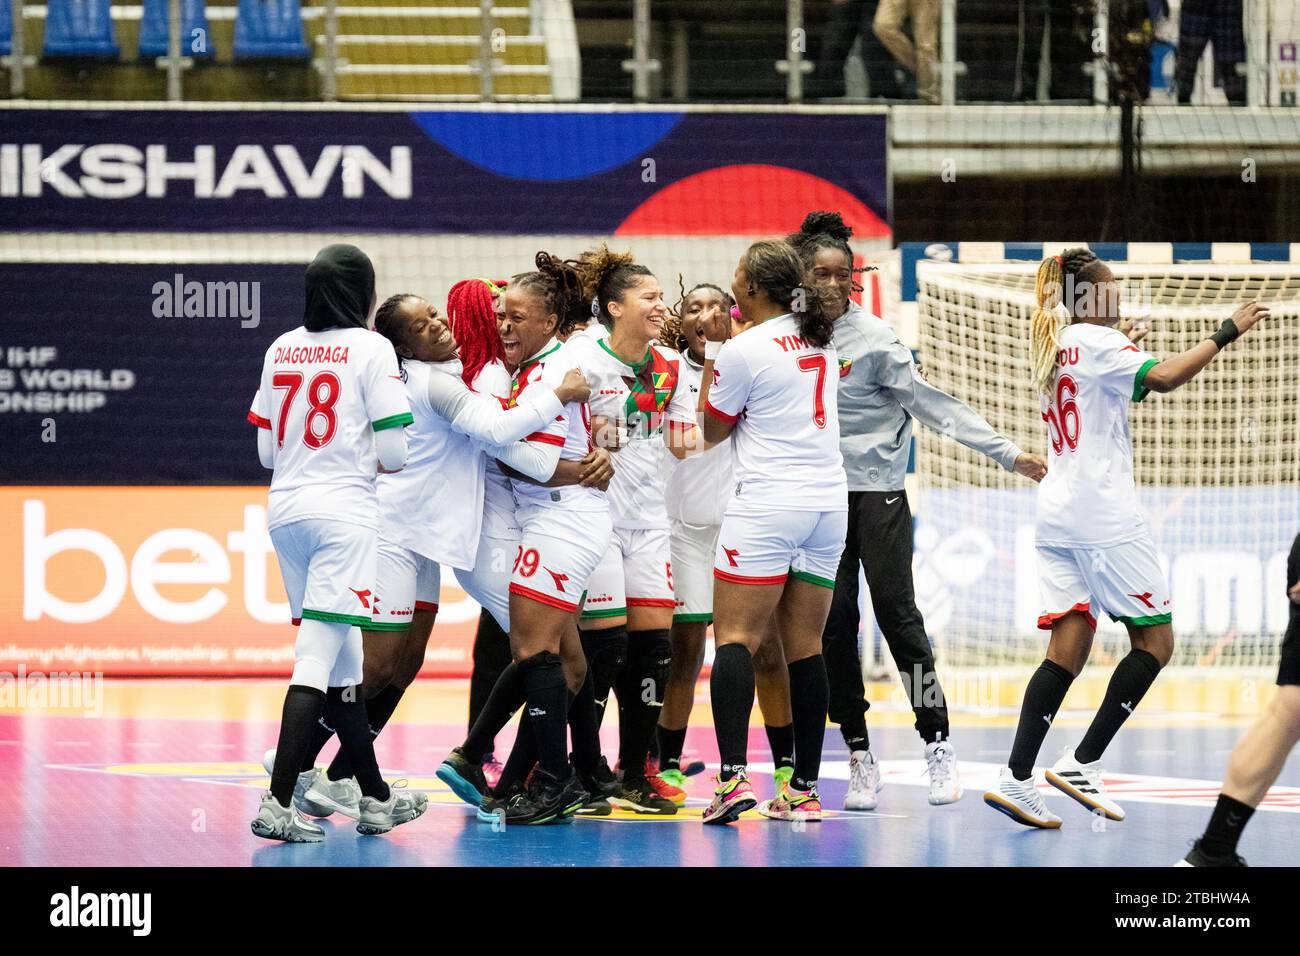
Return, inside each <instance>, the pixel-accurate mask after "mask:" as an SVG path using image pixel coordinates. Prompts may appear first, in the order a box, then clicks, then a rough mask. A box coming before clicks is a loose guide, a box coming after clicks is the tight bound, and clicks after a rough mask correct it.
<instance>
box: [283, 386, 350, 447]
mask: <svg viewBox="0 0 1300 956" xmlns="http://www.w3.org/2000/svg"><path fill="white" fill-rule="evenodd" d="M302 381H303V374H302V372H276V373H275V375H274V376H272V378H271V386H272V387H273V388H275V389H277V390H279V389H285V391H286V392H287V394H286V395H285V396H284V401H283V402H281V403H280V418H279V421H278V424H277V427H276V432H275V442H276V447H277V448H283V447H284V430H285V424H286V423H287V422H288V420H289V408H290V406H292V405H293V400H294V399H295V398H296V397H297V396H298V391H299V390H300V389H301V388H302ZM341 388H342V385H341V384H340V382H339V377H338V376H337V375H335V374H334V373H333V372H317V373H316V375H315V377H313V378H312V380H311V381H310V382H308V383H307V402H308V403H309V405H310V407H309V408H308V409H307V419H306V421H305V422H303V433H302V442H303V444H304V445H306V446H307V447H308V448H311V449H317V448H324V447H325V446H326V445H328V444H329V443H330V440H331V439H332V438H333V437H334V432H335V431H336V430H337V429H338V424H339V420H338V415H336V414H335V412H334V406H335V405H336V404H337V403H338V400H339V391H340V389H341ZM321 421H323V422H324V426H323V428H321V427H320V426H319V425H318V423H319V422H321ZM318 428H319V430H318Z"/></svg>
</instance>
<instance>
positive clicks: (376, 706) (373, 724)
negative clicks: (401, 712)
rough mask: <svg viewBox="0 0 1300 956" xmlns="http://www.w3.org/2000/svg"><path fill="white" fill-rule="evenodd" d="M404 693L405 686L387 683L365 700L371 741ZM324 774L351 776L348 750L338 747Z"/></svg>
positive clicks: (335, 778) (337, 776)
mask: <svg viewBox="0 0 1300 956" xmlns="http://www.w3.org/2000/svg"><path fill="white" fill-rule="evenodd" d="M405 693H406V688H405V687H398V686H397V685H396V684H389V685H388V686H387V687H385V688H384V689H383V690H381V691H380V692H379V693H378V694H376V695H375V696H374V697H371V698H370V699H369V700H368V701H366V722H367V723H368V724H369V725H370V740H371V742H372V743H373V742H374V740H375V738H376V737H378V736H379V732H380V731H381V730H383V729H384V726H385V725H386V724H387V723H388V718H389V717H392V716H393V711H395V710H397V705H398V704H400V703H401V702H402V695H403V694H405ZM325 775H326V776H327V777H329V778H330V779H331V780H346V779H348V777H351V776H352V761H350V760H349V759H348V752H347V751H346V750H345V749H343V748H342V747H340V748H339V752H338V753H336V754H335V755H334V759H333V760H332V761H330V765H329V769H328V770H327V771H326V772H325Z"/></svg>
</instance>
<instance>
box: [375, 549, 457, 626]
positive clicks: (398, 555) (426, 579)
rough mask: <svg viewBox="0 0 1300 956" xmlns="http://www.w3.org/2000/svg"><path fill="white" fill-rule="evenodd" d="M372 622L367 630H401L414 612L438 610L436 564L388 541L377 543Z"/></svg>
mask: <svg viewBox="0 0 1300 956" xmlns="http://www.w3.org/2000/svg"><path fill="white" fill-rule="evenodd" d="M377 567H378V569H379V570H378V573H377V574H376V576H375V597H374V600H373V601H372V602H371V603H372V604H373V609H372V613H373V619H372V621H371V623H370V624H369V626H367V627H366V630H370V631H402V630H405V629H406V628H408V627H410V626H411V618H412V617H413V616H414V614H415V612H416V611H433V612H435V613H436V612H437V610H438V589H439V587H440V586H441V583H442V572H441V570H440V569H439V567H438V562H437V561H432V560H430V559H429V558H427V557H425V556H424V555H422V554H419V553H417V552H415V551H412V550H411V549H410V548H404V547H402V546H401V545H400V544H393V543H392V542H390V541H380V542H379V559H378V562H377Z"/></svg>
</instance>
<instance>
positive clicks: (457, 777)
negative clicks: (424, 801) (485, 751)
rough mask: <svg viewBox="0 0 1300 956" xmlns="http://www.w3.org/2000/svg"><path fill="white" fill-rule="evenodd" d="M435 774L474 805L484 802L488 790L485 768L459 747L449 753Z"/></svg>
mask: <svg viewBox="0 0 1300 956" xmlns="http://www.w3.org/2000/svg"><path fill="white" fill-rule="evenodd" d="M434 776H436V777H437V778H438V779H439V780H441V781H442V782H443V783H445V784H446V785H447V786H449V787H451V792H452V793H454V794H455V795H456V796H458V797H460V798H461V799H462V800H464V801H465V802H466V803H468V804H469V805H470V806H472V807H477V806H478V805H479V804H480V803H482V802H483V795H484V794H485V793H487V792H488V785H487V779H486V778H485V777H484V776H483V768H482V767H480V766H479V765H478V764H476V763H473V762H472V761H470V759H469V758H468V757H466V756H465V752H464V751H463V750H461V749H460V748H459V747H456V748H455V749H454V750H452V752H451V753H449V754H447V759H446V760H444V761H443V762H442V764H441V765H440V766H439V767H438V769H437V770H435V771H434Z"/></svg>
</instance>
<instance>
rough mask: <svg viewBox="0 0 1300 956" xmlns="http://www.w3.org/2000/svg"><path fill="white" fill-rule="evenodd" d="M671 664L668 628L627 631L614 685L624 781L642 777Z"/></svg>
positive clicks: (661, 706) (661, 707) (619, 755)
mask: <svg viewBox="0 0 1300 956" xmlns="http://www.w3.org/2000/svg"><path fill="white" fill-rule="evenodd" d="M671 663H672V644H671V642H670V638H669V631H668V628H656V629H648V630H643V631H628V634H627V664H626V665H625V666H624V667H623V673H622V674H620V675H619V678H618V683H617V685H616V687H617V691H618V762H619V764H620V765H621V767H622V769H623V776H624V778H625V779H632V778H634V777H642V776H644V775H645V766H646V757H647V756H648V755H649V752H650V739H651V738H652V737H653V736H654V732H655V725H656V724H657V723H658V722H659V712H660V711H661V710H662V709H663V701H664V691H665V690H667V688H668V668H669V665H670V664H671Z"/></svg>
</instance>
